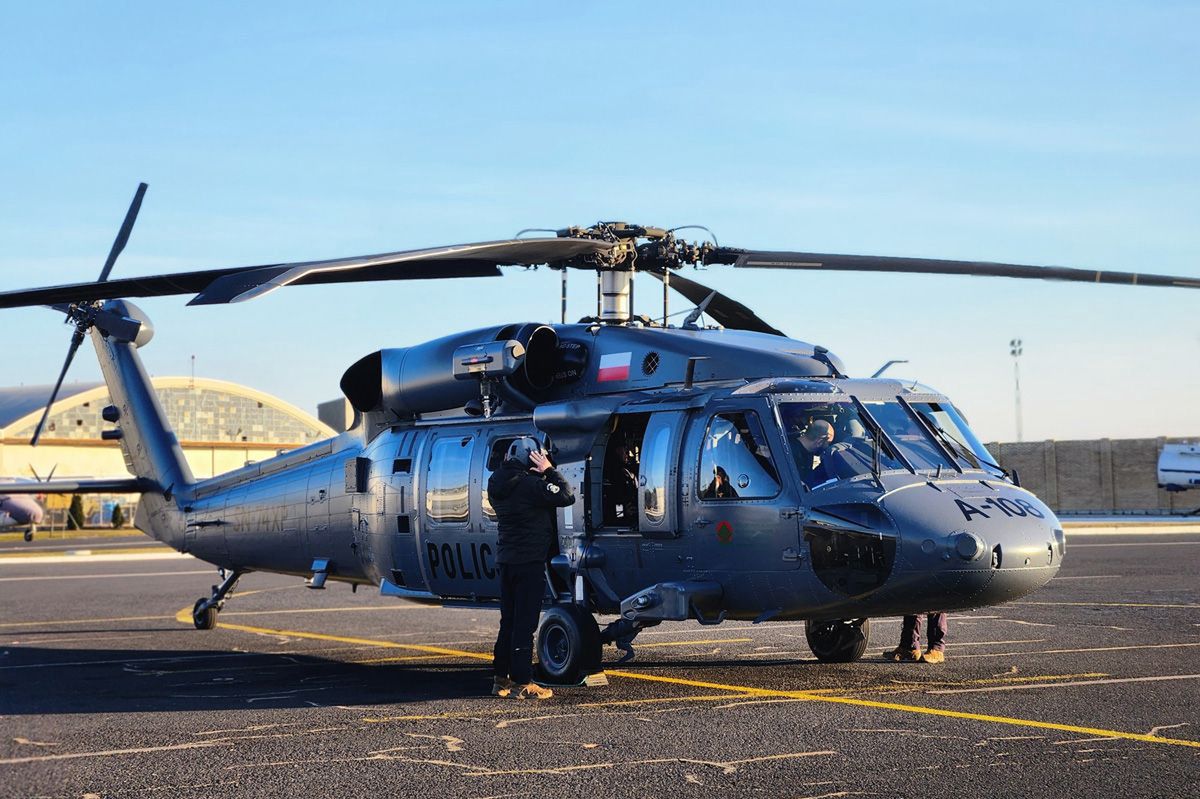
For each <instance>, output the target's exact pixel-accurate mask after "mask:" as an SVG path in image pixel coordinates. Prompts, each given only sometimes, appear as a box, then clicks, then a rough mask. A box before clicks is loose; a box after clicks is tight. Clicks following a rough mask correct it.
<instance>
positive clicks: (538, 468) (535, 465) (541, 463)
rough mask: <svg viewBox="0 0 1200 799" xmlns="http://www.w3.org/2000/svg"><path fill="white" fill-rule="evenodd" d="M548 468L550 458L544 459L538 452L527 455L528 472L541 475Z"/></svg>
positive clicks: (544, 456)
mask: <svg viewBox="0 0 1200 799" xmlns="http://www.w3.org/2000/svg"><path fill="white" fill-rule="evenodd" d="M549 468H550V458H548V457H546V455H545V454H544V453H542V452H541V451H540V450H534V451H533V452H531V453H529V470H530V471H531V472H536V473H537V474H541V473H542V472H544V471H546V470H547V469H549Z"/></svg>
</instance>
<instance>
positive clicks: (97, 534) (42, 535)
mask: <svg viewBox="0 0 1200 799" xmlns="http://www.w3.org/2000/svg"><path fill="white" fill-rule="evenodd" d="M33 537H34V540H35V541H54V540H55V539H57V540H59V541H64V540H72V541H73V540H75V539H79V538H134V539H145V540H146V541H153V540H154V539H153V538H151V537H150V536H148V535H143V534H142V533H140V532H138V531H137V530H135V529H133V528H131V527H125V528H121V529H119V530H111V529H110V530H72V531H71V535H69V536H68V535H63V531H62V530H53V531H51V530H45V529H39V530H38V531H37V532H36V533H34V536H33ZM24 540H25V533H23V532H21V533H0V541H24Z"/></svg>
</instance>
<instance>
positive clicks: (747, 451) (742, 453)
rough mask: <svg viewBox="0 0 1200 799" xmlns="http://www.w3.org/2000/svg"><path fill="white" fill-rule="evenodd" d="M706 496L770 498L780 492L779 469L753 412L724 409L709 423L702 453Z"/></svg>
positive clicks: (703, 495) (703, 494)
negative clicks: (736, 411)
mask: <svg viewBox="0 0 1200 799" xmlns="http://www.w3.org/2000/svg"><path fill="white" fill-rule="evenodd" d="M697 488H698V489H699V491H700V498H701V499H703V500H712V501H720V500H729V499H768V498H770V497H773V496H775V495H776V494H778V493H779V488H780V483H779V470H778V469H776V467H775V461H774V459H772V457H771V450H770V448H769V447H768V446H767V438H766V434H765V433H764V432H763V428H762V424H761V423H760V422H759V420H758V416H757V414H754V413H750V412H747V413H721V414H717V415H716V416H714V417H713V418H712V421H710V422H709V423H708V430H707V431H706V433H705V435H704V445H703V449H702V450H701V453H700V480H699V482H698V483H697Z"/></svg>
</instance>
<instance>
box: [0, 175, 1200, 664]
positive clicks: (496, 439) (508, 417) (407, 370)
mask: <svg viewBox="0 0 1200 799" xmlns="http://www.w3.org/2000/svg"><path fill="white" fill-rule="evenodd" d="M145 190H146V186H145V184H141V185H140V186H139V187H138V190H137V193H136V194H135V197H134V201H133V203H132V204H131V206H130V208H129V211H128V213H127V214H126V217H125V221H124V223H123V224H122V226H121V229H120V232H119V233H118V236H117V239H116V241H115V242H114V244H113V247H112V250H111V251H110V253H109V257H108V259H107V261H106V262H105V265H104V267H103V269H102V271H101V274H100V278H99V279H98V280H97V281H96V282H93V283H77V284H72V285H64V286H55V287H47V288H38V289H29V290H22V291H9V292H4V293H0V308H8V307H18V306H28V305H46V306H50V307H51V308H53V309H55V310H57V311H59V312H62V313H64V314H65V315H66V318H67V319H68V321H69V322H70V323H71V324H72V325H73V326H74V328H75V330H74V333H73V335H72V339H71V344H70V348H69V349H68V353H67V358H66V361H65V362H64V364H63V368H62V371H61V372H60V375H59V379H58V383H57V384H56V388H55V392H54V393H55V394H57V390H58V386H61V384H62V381H63V377H64V376H65V374H66V371H67V369H68V368H69V366H70V363H71V361H72V359H73V357H74V355H75V353H76V351H77V350H78V348H79V347H80V346H81V345H82V343H83V341H84V340H85V339H87V338H90V339H91V342H92V344H93V345H94V349H95V351H96V355H97V358H98V361H99V364H100V368H101V371H102V372H103V376H104V380H105V382H106V383H107V385H108V388H109V391H110V396H111V400H112V404H111V405H109V406H108V407H106V408H105V409H104V411H103V413H102V417H103V419H104V420H105V421H106V422H108V423H110V424H112V425H113V427H112V428H111V429H108V430H105V431H103V433H102V438H103V439H105V440H115V441H117V442H119V444H120V446H121V448H122V450H123V453H124V456H125V460H126V463H127V466H128V468H129V471H130V473H131V475H132V476H131V477H126V478H114V479H104V480H74V481H62V480H60V481H50V482H48V483H41V484H38V485H37V486H36V488H37V491H39V492H43V493H45V492H51V493H54V492H88V491H110V492H129V493H134V492H136V493H140V494H141V495H142V499H141V501H140V502H139V504H138V509H137V514H136V519H135V525H136V526H137V527H138V528H139V529H140V530H142V531H144V532H146V533H147V534H148V535H150V536H152V537H154V538H156V539H158V540H160V541H162V542H164V543H166V544H167V545H169V546H171V547H172V548H174V549H176V550H178V551H180V552H183V553H187V554H191V555H194V556H195V557H197V558H199V559H201V560H204V561H207V562H208V563H211V564H213V565H215V566H216V567H218V569H219V570H220V571H219V574H220V575H221V580H220V583H219V584H218V585H214V586H213V587H212V590H211V592H210V593H209V594H208V595H206V596H202V597H200V598H199V599H198V600H196V602H195V605H194V607H193V612H192V618H193V621H194V624H195V627H197V628H198V629H211V628H212V627H213V626H214V625H215V624H216V619H217V616H218V613H219V612H220V610H221V609H222V607H223V606H224V605H225V603H226V601H227V600H228V599H229V597H230V594H231V592H232V590H233V588H234V586H235V585H236V584H237V582H238V580H239V578H240V577H242V576H243V575H245V574H246V573H248V572H252V571H265V572H274V573H281V574H287V575H294V576H298V577H303V578H306V580H307V584H308V586H309V587H311V588H314V589H320V588H323V587H324V586H325V585H326V583H327V581H330V580H332V581H340V582H346V583H350V584H351V585H352V586H353V587H354V588H357V587H358V586H359V585H370V586H375V587H378V588H379V590H380V592H381V593H382V594H384V595H388V596H394V597H401V598H408V599H413V600H418V601H427V602H438V603H442V604H444V605H467V606H486V605H494V604H495V603H496V600H497V599H498V596H499V580H498V573H499V571H498V566H497V563H496V540H497V526H496V514H495V510H494V508H493V506H492V504H491V502H490V501H489V498H488V495H487V483H488V478H489V476H490V474H491V473H492V472H493V471H494V470H496V469H497V468H498V467H499V464H500V462H501V460H502V458H503V457H504V453H505V452H506V451H507V449H508V447H509V445H510V444H511V443H512V442H513V440H514V439H516V438H520V437H526V436H531V437H535V438H536V439H538V440H539V441H540V442H541V443H542V445H543V446H544V448H545V450H546V451H547V452H549V453H550V455H551V457H552V458H553V460H554V462H555V463H556V465H557V466H558V469H559V471H560V472H561V473H562V474H563V475H564V476H565V477H566V479H567V480H568V482H569V483H570V485H571V488H572V491H573V493H574V494H575V495H576V497H577V501H576V502H575V504H574V505H572V506H569V507H565V508H561V509H559V511H558V552H557V553H555V554H554V555H553V557H551V558H549V559H548V562H547V568H546V593H545V601H544V612H543V615H542V620H541V624H540V626H539V628H538V632H537V639H536V651H537V653H538V660H539V669H540V672H541V676H542V678H543V679H544V680H546V681H548V682H554V683H574V682H578V681H579V680H581V679H584V678H585V677H586V676H587V675H589V674H591V673H593V672H595V671H597V670H599V669H600V663H601V659H602V647H603V646H604V645H605V644H607V643H612V644H616V645H617V646H618V647H619V648H620V649H622V650H623V651H624V653H625V655H624V657H625V658H628V657H630V656H632V655H633V647H632V642H633V640H634V638H635V637H636V636H637V635H638V633H639V632H641V631H642V630H644V629H646V628H648V627H652V626H655V625H657V624H660V623H661V622H663V621H684V620H692V621H695V622H698V623H700V624H703V625H715V624H720V623H721V622H723V621H725V620H729V619H738V620H752V621H754V622H766V621H771V620H803V621H804V622H805V631H806V637H807V640H808V644H809V647H810V649H811V650H812V652H813V654H814V655H815V656H816V658H817V659H818V660H819V661H823V662H851V661H854V660H857V659H859V658H861V657H862V656H863V654H864V653H865V651H866V649H867V646H868V641H869V633H870V619H871V618H872V617H880V616H896V615H906V614H914V613H919V612H927V611H931V610H941V611H955V610H960V609H971V608H979V607H985V606H990V605H995V604H999V603H1002V602H1006V601H1010V600H1014V599H1017V598H1019V597H1022V596H1025V595H1027V594H1029V593H1031V592H1033V591H1036V590H1037V589H1038V588H1040V587H1041V586H1043V585H1045V584H1046V583H1047V582H1048V581H1049V580H1050V579H1051V578H1052V577H1054V575H1055V574H1056V573H1057V571H1058V569H1059V568H1060V566H1061V564H1062V561H1063V557H1064V555H1065V550H1066V541H1065V537H1064V534H1063V528H1062V524H1061V522H1059V520H1058V519H1057V518H1056V516H1055V514H1054V513H1053V512H1052V511H1051V509H1050V508H1049V507H1047V506H1046V504H1045V503H1043V502H1042V501H1041V500H1039V499H1038V498H1037V497H1036V496H1035V495H1034V494H1033V493H1031V492H1030V491H1028V490H1027V489H1025V488H1022V487H1021V485H1020V480H1019V476H1018V475H1017V474H1016V473H1015V472H1007V471H1006V470H1004V469H1003V468H1001V467H1000V466H999V465H997V464H996V462H995V460H994V459H993V458H992V456H991V454H990V453H989V452H988V451H987V449H986V448H985V447H984V445H983V444H982V443H981V442H980V440H979V439H978V438H977V437H976V436H975V434H974V433H973V432H972V430H971V428H970V426H969V425H968V423H967V420H966V417H965V416H964V415H963V413H962V412H961V411H960V410H959V409H958V408H957V407H956V406H955V405H954V403H953V402H952V401H951V400H950V398H948V397H946V396H945V395H944V394H942V393H940V392H938V391H936V390H934V389H932V388H930V387H928V386H924V385H921V384H918V383H912V382H908V381H900V380H895V379H890V378H886V377H883V376H881V372H882V370H880V372H876V373H875V375H873V376H871V377H869V378H864V377H851V376H848V375H847V374H846V372H845V367H844V364H843V363H842V361H841V360H840V359H839V358H838V357H837V356H836V355H835V354H834V353H832V352H831V351H829V350H828V349H826V348H824V347H821V346H816V345H813V344H809V343H805V342H803V341H799V340H795V339H791V338H788V337H787V336H785V335H784V334H783V333H782V332H781V331H780V330H778V329H777V328H775V327H773V326H772V325H770V324H768V323H767V322H766V321H764V320H763V319H761V318H760V317H759V316H758V315H757V314H755V313H754V311H753V310H751V309H750V308H749V307H747V306H746V305H744V304H742V303H740V302H738V301H737V300H734V299H732V298H730V297H727V296H725V295H723V294H721V293H719V292H716V291H713V290H711V289H709V288H707V287H706V286H703V285H702V284H700V283H698V282H696V281H694V280H692V279H691V278H687V277H684V276H683V275H681V274H679V272H680V271H681V269H682V268H683V267H685V266H698V265H701V266H707V267H716V266H731V267H733V268H767V269H783V270H844V271H882V272H900V273H915V272H923V273H937V274H967V275H984V276H997V277H1014V278H1023V279H1050V280H1068V281H1079V282H1092V283H1117V284H1126V285H1137V286H1160V287H1178V288H1193V289H1194V288H1200V279H1196V278H1188V277H1173V276H1166V275H1146V274H1134V273H1125V272H1105V271H1095V270H1085V269H1075V268H1066V267H1041V266H1030V265H1020V264H1001V263H992V262H968V261H947V260H936V259H922V258H896V257H879V256H861V255H829V254H818V253H804V252H769V251H758V250H743V249H735V248H729V247H724V246H720V245H719V244H718V243H717V242H716V241H715V238H714V239H713V240H712V241H705V242H702V243H695V242H689V241H685V240H683V239H682V238H679V237H678V236H677V233H678V232H679V231H680V230H681V229H679V228H676V229H666V228H656V227H649V226H642V225H634V224H629V223H623V222H603V223H598V224H596V225H592V226H589V227H570V228H564V229H561V230H556V231H552V232H553V234H554V235H552V236H539V237H530V238H523V237H522V235H523V234H524V233H526V232H527V231H522V234H518V236H517V237H516V238H513V239H510V240H504V241H492V242H483V243H475V244H462V245H454V246H448V247H440V248H433V249H421V250H409V251H401V252H394V253H386V254H382V255H374V256H364V257H358V258H346V259H337V260H327V261H313V262H303V263H284V264H273V265H265V266H256V267H237V268H226V269H213V270H205V271H195V272H184V273H176V274H168V275H157V276H149V277H134V278H125V279H116V280H109V275H110V272H111V270H112V267H113V264H114V262H115V260H116V258H117V256H118V255H119V254H120V252H121V251H122V250H123V248H124V247H125V244H126V242H127V241H128V238H129V234H130V231H131V229H132V226H133V223H134V220H135V219H136V216H137V212H138V209H139V207H140V205H141V202H142V198H143V195H144V193H145ZM502 266H524V267H530V266H545V267H549V269H551V270H554V271H557V272H559V273H560V277H561V280H562V282H563V305H562V312H561V319H560V323H558V324H544V323H540V322H519V321H518V322H510V323H500V324H494V325H490V326H485V327H481V328H478V329H474V330H469V331H464V332H460V333H455V334H452V335H449V336H446V337H443V338H439V339H436V340H433V341H428V342H424V343H418V344H413V345H411V346H407V347H398V348H384V349H379V350H376V351H374V352H372V353H370V354H368V355H366V356H364V357H363V358H361V359H360V360H359V361H357V362H356V363H354V364H352V365H351V366H350V367H349V368H348V369H347V370H346V371H345V374H344V375H343V377H342V379H341V383H340V386H341V389H342V391H343V393H344V394H345V396H346V398H347V400H348V401H349V402H350V403H351V405H352V406H353V408H354V410H355V416H356V418H355V423H354V425H353V426H352V427H351V428H350V429H349V430H347V431H346V432H343V433H341V434H339V435H337V436H336V437H334V438H331V439H328V440H325V441H321V442H318V443H315V444H312V445H309V446H306V447H304V448H301V449H298V450H294V451H290V452H288V453H286V454H281V455H279V456H277V457H275V458H271V459H268V460H264V461H260V462H257V463H253V464H249V465H247V466H245V467H244V468H241V469H237V470H235V471H232V472H228V473H225V474H222V475H218V476H215V477H213V478H211V479H204V480H197V479H195V478H194V477H193V475H192V473H191V471H190V469H189V467H188V464H187V461H186V460H185V459H184V456H183V452H182V450H181V449H180V445H179V442H178V439H177V438H176V436H175V434H174V432H172V430H171V429H170V427H169V425H168V423H167V421H166V417H165V415H164V413H163V409H162V407H161V405H160V404H159V401H158V399H157V397H156V395H155V393H154V390H153V388H152V387H151V384H150V381H149V378H148V377H147V373H146V370H145V368H144V367H143V365H142V362H141V359H140V357H139V354H138V351H139V349H140V348H141V347H144V346H146V345H147V344H149V342H150V341H151V339H152V337H153V332H154V329H153V325H152V324H151V321H150V319H149V317H148V316H147V315H146V314H145V313H144V312H143V311H142V310H141V309H139V308H138V307H137V306H136V305H134V304H133V303H132V302H130V301H129V299H128V298H130V297H146V296H164V295H175V294H193V295H195V296H193V298H192V299H191V300H190V302H189V303H188V304H189V305H204V304H220V303H231V302H244V301H247V300H251V299H253V298H255V297H259V296H262V295H264V294H266V293H268V292H272V291H275V290H277V289H280V288H282V287H285V286H291V285H314V284H327V283H344V282H359V281H380V280H416V279H439V278H450V277H455V278H466V277H484V276H497V275H501V274H502V273H501V271H500V267H502ZM575 270H582V271H591V272H594V273H595V274H596V313H595V315H594V316H590V317H587V318H584V319H582V320H580V321H578V322H573V323H568V322H567V319H566V301H565V298H566V282H567V276H568V273H569V272H571V271H575ZM637 272H642V273H648V274H650V275H652V276H654V277H655V278H657V279H659V280H661V281H662V286H663V295H662V302H663V313H662V316H661V318H656V319H651V318H649V317H647V316H643V315H637V314H636V313H635V312H634V304H633V300H634V296H633V293H634V281H633V278H634V275H635V274H636V273H637ZM670 290H675V291H677V292H679V293H680V294H682V295H683V296H684V297H685V298H686V299H687V300H688V301H689V302H690V303H692V305H693V306H694V308H693V310H692V311H691V312H690V313H689V314H688V316H687V318H686V319H685V320H684V321H683V322H682V323H681V324H680V325H678V326H674V325H671V324H669V314H668V302H669V291H670ZM704 316H707V317H708V318H709V319H711V320H712V321H714V322H715V323H716V324H715V325H708V326H706V325H702V324H701V319H702V318H703V317H704ZM53 401H54V395H52V396H51V398H50V402H49V403H48V404H47V408H49V406H50V405H51V404H53ZM43 421H44V419H43ZM40 432H41V425H40V424H39V426H38V429H37V431H36V432H35V434H34V439H35V442H36V439H37V436H38V435H39V434H40ZM814 440H819V442H818V443H816V444H814ZM0 492H3V493H21V492H22V487H21V484H13V485H8V484H3V485H0ZM597 616H613V617H615V618H614V619H613V620H612V621H611V622H608V623H607V624H606V626H605V627H604V628H603V629H601V627H600V625H599V623H598V621H597Z"/></svg>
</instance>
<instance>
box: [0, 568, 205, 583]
mask: <svg viewBox="0 0 1200 799" xmlns="http://www.w3.org/2000/svg"><path fill="white" fill-rule="evenodd" d="M213 573H214V570H213V569H199V570H194V571H183V572H122V573H121V574H47V575H45V576H44V577H0V583H20V582H30V581H35V580H100V579H103V578H105V577H173V576H176V575H180V574H213Z"/></svg>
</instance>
